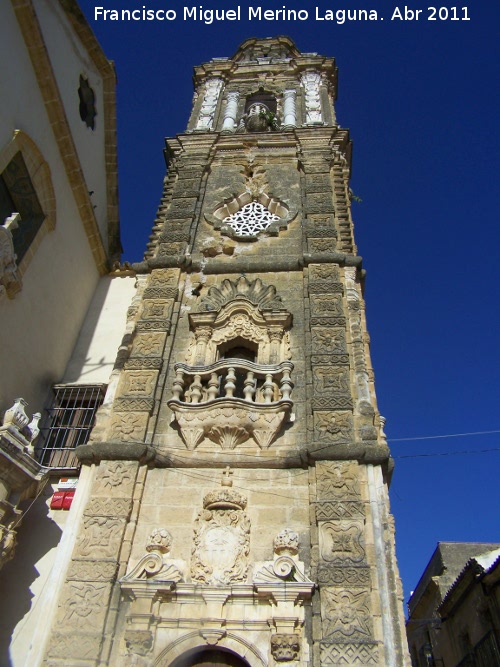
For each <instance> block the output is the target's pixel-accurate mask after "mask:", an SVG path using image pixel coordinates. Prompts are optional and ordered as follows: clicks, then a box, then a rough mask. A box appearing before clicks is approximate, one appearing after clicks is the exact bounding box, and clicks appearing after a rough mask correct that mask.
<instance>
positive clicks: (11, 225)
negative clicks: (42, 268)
mask: <svg viewBox="0 0 500 667" xmlns="http://www.w3.org/2000/svg"><path fill="white" fill-rule="evenodd" d="M20 220H21V216H20V215H19V213H13V214H12V215H11V216H9V217H8V218H6V219H5V222H4V224H3V225H0V299H1V298H2V297H3V296H4V295H7V296H8V298H9V299H13V298H14V297H15V296H16V294H18V293H19V292H20V291H21V289H22V286H23V283H22V280H21V276H20V275H19V273H18V271H17V264H16V253H15V251H14V241H13V238H12V230H14V229H17V227H18V226H19V225H18V223H19V222H20Z"/></svg>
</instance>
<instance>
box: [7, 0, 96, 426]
mask: <svg viewBox="0 0 500 667" xmlns="http://www.w3.org/2000/svg"><path fill="white" fill-rule="evenodd" d="M35 4H36V5H37V11H38V9H39V7H38V4H40V14H41V15H44V12H45V13H46V14H50V13H51V15H52V14H53V13H54V11H55V10H51V12H49V11H48V4H49V3H48V2H45V0H40V3H38V2H36V3H35ZM52 4H54V5H56V4H57V6H59V4H58V3H52ZM52 22H53V23H54V19H53V20H52ZM56 23H57V22H56ZM0 26H1V37H2V39H0V61H1V62H2V63H3V66H2V67H1V68H0V90H2V104H1V106H0V151H2V150H3V149H4V148H5V147H6V146H7V145H8V144H9V142H10V141H11V139H12V136H13V133H14V130H16V129H21V130H23V131H24V132H25V133H27V134H28V135H29V136H30V137H31V139H32V140H33V141H34V142H35V143H36V144H37V146H38V148H39V149H40V151H41V152H42V154H43V157H44V159H45V160H46V161H47V162H48V164H49V166H50V170H51V174H52V181H53V186H54V190H55V196H56V218H57V221H56V228H55V230H53V231H50V232H49V233H48V234H47V235H46V236H45V237H44V238H43V240H42V242H41V244H40V246H39V247H38V248H37V250H36V252H35V255H34V257H33V259H32V260H31V262H30V264H29V265H28V266H27V268H26V271H25V273H24V275H23V289H22V291H21V292H20V293H19V294H18V295H17V296H16V298H15V299H12V300H11V299H8V298H7V297H5V296H4V297H3V298H2V299H1V300H0V321H1V322H2V330H3V336H2V346H1V347H0V367H1V368H2V378H1V382H0V412H1V411H2V410H4V409H6V408H7V407H9V406H10V405H11V404H12V402H13V400H14V398H16V397H18V396H22V397H24V398H25V399H26V400H27V401H28V403H29V407H28V412H29V413H30V414H31V413H33V412H36V411H39V410H41V409H42V407H43V405H44V403H45V400H46V397H47V394H48V390H49V388H50V386H51V385H52V384H53V383H54V382H59V381H61V379H62V377H63V374H64V371H65V368H66V366H67V363H68V360H69V358H70V355H71V353H72V351H73V347H74V345H75V342H76V339H77V337H78V334H79V331H80V327H81V325H82V322H83V319H84V317H85V314H86V312H87V308H88V306H89V303H90V301H91V299H92V296H93V294H94V291H95V289H96V287H97V283H98V280H99V275H98V271H97V269H96V266H95V261H94V258H93V256H92V253H91V250H90V246H89V243H88V239H87V236H86V234H85V231H84V228H83V225H82V221H81V219H80V215H79V212H78V209H77V207H76V203H75V199H74V197H73V193H72V190H71V187H70V185H69V183H68V179H67V176H66V172H65V170H64V165H63V162H62V160H61V157H60V154H59V149H58V147H57V144H56V140H55V137H54V133H53V131H52V128H51V126H50V123H49V120H48V117H47V114H46V111H45V107H44V104H43V100H42V96H41V94H40V91H39V89H38V84H37V80H36V77H35V75H34V72H33V69H32V65H31V61H30V59H29V56H28V53H27V50H26V45H25V43H24V40H23V37H22V35H21V32H20V29H19V26H18V23H17V20H16V17H15V15H14V12H13V10H12V7H11V4H10V3H0ZM44 26H45V29H46V30H47V31H48V33H47V34H46V36H45V39H46V42H47V43H51V42H52V41H55V42H57V49H58V50H59V51H60V54H61V53H66V52H67V53H70V54H71V55H70V56H68V57H66V58H65V61H64V62H66V65H64V62H63V64H60V65H58V66H57V67H58V68H59V67H62V68H63V70H64V72H66V69H67V72H66V73H65V74H64V76H63V75H62V74H61V81H62V83H61V87H62V89H63V91H64V95H65V96H66V98H67V99H66V100H65V101H66V103H67V105H68V106H71V105H72V106H73V107H74V109H75V110H76V114H78V93H77V89H78V86H76V88H75V89H73V88H74V86H73V84H72V83H71V80H72V77H73V79H74V80H75V81H77V80H78V77H79V74H80V72H81V71H82V68H83V69H84V68H85V67H86V66H87V58H86V57H85V58H84V57H82V58H81V60H79V56H78V51H77V50H75V46H74V42H75V38H72V37H71V36H70V35H69V33H68V31H69V28H68V25H67V24H66V26H65V28H64V29H63V28H62V26H61V24H59V28H58V29H56V28H55V27H54V26H53V25H52V23H51V21H49V20H48V19H47V17H46V20H45V21H44ZM51 31H52V32H51ZM60 54H59V55H60ZM55 55H57V54H54V57H55ZM63 60H64V59H63ZM64 77H66V79H65V78H64ZM75 77H76V78H75ZM64 81H66V83H64ZM70 90H71V91H72V93H74V96H75V97H74V100H75V101H74V103H73V102H71V104H70V101H69V93H70ZM63 97H64V96H63ZM101 108H102V104H101ZM69 115H70V116H71V114H69ZM77 120H78V123H79V124H80V125H78V124H77V123H76V120H75V119H73V120H72V121H71V123H72V124H73V125H75V132H76V133H77V134H78V132H80V134H79V135H78V137H77V142H78V145H79V146H80V147H81V149H82V153H84V154H85V156H86V158H85V159H86V160H87V162H88V164H87V169H88V170H90V165H91V163H92V160H93V158H92V156H93V155H94V154H95V156H96V157H95V163H96V164H101V163H102V160H103V157H102V156H103V151H104V147H103V133H102V131H101V133H100V134H98V135H95V137H94V136H93V137H92V141H88V139H85V137H86V132H87V130H86V129H85V127H84V124H83V123H82V121H81V120H80V118H79V116H78V118H77ZM77 125H78V132H77ZM80 126H83V129H82V127H80ZM82 133H83V134H82ZM94 140H95V141H94ZM85 141H87V145H86V146H85V150H84V144H85ZM97 171H98V172H99V169H98V170H97ZM96 178H97V176H96ZM89 189H90V188H89ZM100 208H101V209H102V211H103V212H104V210H105V207H104V205H103V206H101V207H100Z"/></svg>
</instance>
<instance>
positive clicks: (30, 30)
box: [11, 0, 116, 275]
mask: <svg viewBox="0 0 500 667" xmlns="http://www.w3.org/2000/svg"><path fill="white" fill-rule="evenodd" d="M11 2H12V6H13V8H14V11H15V14H16V18H17V21H18V24H19V27H20V30H21V33H22V35H23V38H24V41H25V43H26V49H27V51H28V54H29V56H30V59H31V63H32V66H33V71H34V73H35V76H36V78H37V81H38V86H39V89H40V92H41V95H42V97H43V100H44V104H45V110H46V112H47V116H48V118H49V122H50V124H51V126H52V131H53V132H54V137H55V140H56V143H57V146H58V148H59V153H60V156H61V160H62V163H63V165H64V168H65V171H66V176H67V178H68V181H69V184H70V186H71V189H72V191H73V196H74V198H75V201H76V205H77V208H78V210H79V212H80V216H81V219H82V222H83V226H84V229H85V233H86V235H87V238H88V241H89V245H90V248H91V251H92V254H93V256H94V260H95V263H96V266H97V268H98V270H99V272H100V273H101V274H102V275H104V274H105V273H107V271H108V262H107V257H106V251H105V248H104V245H103V242H102V239H101V235H100V232H99V227H98V224H97V220H96V217H95V214H94V209H93V205H92V201H91V199H90V195H89V192H88V187H87V184H86V182H85V177H84V175H83V170H82V166H81V164H80V159H79V157H78V152H77V149H76V146H75V143H74V141H73V137H72V134H71V129H70V126H69V123H68V119H67V117H66V112H65V109H64V105H63V102H62V98H61V94H60V92H59V88H58V86H57V81H56V78H55V75H54V71H53V69H52V64H51V62H50V58H49V55H48V51H47V47H46V45H45V41H44V37H43V33H42V30H41V28H40V24H39V22H38V18H37V16H36V12H35V9H34V7H33V4H32V2H31V0H11ZM61 5H62V7H63V8H64V9H65V12H66V14H67V15H68V16H69V17H70V16H71V13H70V10H69V8H70V7H71V9H72V10H73V11H76V9H75V8H76V3H74V2H72V1H70V0H64V2H61ZM70 20H71V18H70ZM87 28H88V26H87ZM82 30H84V28H82ZM88 30H90V29H89V28H88ZM94 39H95V38H94ZM108 87H109V82H108V84H106V82H105V86H104V90H105V98H106V90H107V88H108ZM107 92H108V97H109V89H108V90H107ZM109 148H110V147H109V146H108V145H107V146H106V158H109V154H110V150H109ZM115 178H116V177H115ZM108 187H109V182H108ZM108 195H109V193H108Z"/></svg>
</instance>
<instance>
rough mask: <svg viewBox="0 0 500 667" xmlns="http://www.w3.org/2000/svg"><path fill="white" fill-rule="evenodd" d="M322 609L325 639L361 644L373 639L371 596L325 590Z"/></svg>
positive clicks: (358, 592)
mask: <svg viewBox="0 0 500 667" xmlns="http://www.w3.org/2000/svg"><path fill="white" fill-rule="evenodd" d="M321 607H322V609H321V616H322V625H323V637H324V638H325V639H329V640H332V641H351V642H353V641H354V642H357V641H363V640H366V639H372V638H373V624H372V610H371V602H370V593H369V592H367V591H349V590H346V589H344V588H340V589H335V588H323V589H322V590H321Z"/></svg>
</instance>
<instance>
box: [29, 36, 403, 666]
mask: <svg viewBox="0 0 500 667" xmlns="http://www.w3.org/2000/svg"><path fill="white" fill-rule="evenodd" d="M194 82H195V89H196V92H195V101H194V105H193V109H192V113H191V117H190V119H189V122H188V126H187V130H186V131H185V132H184V133H182V134H179V135H177V136H176V137H173V138H169V139H167V140H166V149H165V156H166V161H167V174H166V176H165V179H164V190H163V196H162V199H161V202H160V206H159V209H158V213H157V218H156V220H155V222H154V227H153V231H152V235H151V241H150V243H149V246H148V249H147V252H146V255H145V258H144V261H143V262H140V263H138V264H134V265H133V266H132V270H133V272H134V274H135V279H136V292H135V295H134V296H133V298H132V300H131V304H130V307H129V308H128V311H127V322H126V325H125V327H124V330H123V334H124V335H123V338H122V340H121V343H120V345H119V349H118V354H117V356H116V361H115V363H114V368H113V370H112V372H111V375H110V377H109V381H108V382H107V389H106V391H105V394H104V396H103V402H102V405H101V407H100V408H99V409H98V411H97V416H96V422H95V426H94V428H93V430H92V433H91V435H90V439H89V440H88V441H87V442H85V443H84V444H79V443H75V444H76V445H77V446H76V455H77V456H78V459H79V461H80V464H81V471H80V478H79V481H78V487H77V491H76V493H75V495H74V500H73V502H72V506H71V510H70V511H69V514H68V516H67V525H66V528H65V530H64V533H63V539H62V540H61V544H60V545H59V547H58V549H57V568H56V570H57V571H55V572H53V574H52V575H51V579H50V585H48V587H47V590H48V591H50V598H49V597H47V596H48V595H49V594H48V593H46V594H45V596H46V597H45V598H44V597H43V595H44V594H41V596H40V601H41V602H40V604H42V603H43V600H44V599H45V600H49V599H50V601H51V602H52V604H51V605H50V606H49V605H45V607H44V610H45V611H44V618H43V622H42V623H41V625H39V626H38V628H37V649H36V652H33V656H32V662H31V663H29V664H33V665H35V664H44V665H50V666H51V667H55V666H56V665H64V666H68V665H74V666H75V667H76V666H79V667H84V666H89V667H90V666H91V665H93V666H96V667H97V665H109V666H118V665H120V666H121V665H142V666H144V667H146V666H147V665H149V666H152V665H157V666H160V665H161V666H165V667H166V666H168V665H172V666H174V667H180V666H181V665H182V666H183V667H184V666H187V665H202V664H206V663H210V664H214V663H215V664H222V665H233V666H234V667H242V666H245V665H246V666H248V665H250V667H265V666H267V665H271V666H272V665H275V664H286V665H290V666H291V667H299V665H300V666H301V667H302V666H304V667H305V666H306V665H314V666H318V667H319V665H325V666H328V667H336V666H337V665H339V666H340V665H353V666H357V667H362V666H363V667H364V666H365V665H366V666H368V665H374V666H378V667H408V665H409V655H408V651H407V649H406V639H405V634H404V618H403V610H402V590H401V585H400V581H399V575H398V571H397V564H396V557H395V548H394V526H393V520H392V517H391V514H390V509H389V501H388V480H389V478H390V473H391V459H390V456H389V450H388V447H387V442H386V439H385V435H384V431H383V422H384V420H383V418H382V417H381V416H380V414H379V411H378V408H377V403H376V397H375V389H374V378H373V370H372V366H371V362H370V354H369V338H368V333H367V329H366V322H365V307H364V300H363V281H364V272H363V270H362V267H361V258H360V257H359V256H358V254H357V249H356V245H355V242H354V237H353V224H352V219H351V207H350V190H349V177H350V160H351V143H350V139H349V133H348V131H347V130H345V129H341V128H340V127H339V126H338V124H337V122H336V118H335V108H334V101H335V99H336V93H337V69H336V66H335V62H334V60H333V59H331V58H327V57H323V56H319V55H317V54H308V53H300V52H299V51H298V50H297V49H296V47H295V45H294V44H293V42H292V41H291V40H289V39H288V38H284V37H281V38H275V39H263V40H257V39H250V40H247V41H246V42H244V43H243V44H242V45H241V47H240V48H239V50H238V51H237V53H236V54H235V55H234V56H233V57H231V58H217V59H214V60H212V61H210V62H209V63H205V64H203V65H201V66H200V67H197V68H196V69H195V76H194ZM85 324H86V326H87V327H88V328H89V329H92V326H91V324H90V321H89V320H88V319H87V321H86V323H85ZM84 330H85V326H84ZM94 338H95V337H94ZM97 340H98V337H97ZM82 349H83V348H82V345H80V347H79V346H78V344H77V347H76V351H75V353H74V354H73V357H72V359H70V361H69V364H68V367H67V368H68V369H71V368H75V365H76V366H78V364H77V360H78V358H80V357H81V350H82ZM68 372H69V371H67V373H68ZM70 375H71V374H70ZM68 377H69V376H68ZM82 380H83V377H82V375H81V374H80V375H79V376H78V377H77V380H76V383H77V384H78V383H79V382H80V383H82V384H83V382H82ZM70 384H71V382H70ZM64 390H65V384H64V382H63V383H61V385H60V391H64ZM68 443H69V441H68ZM69 446H70V444H68V447H69ZM35 653H36V655H35Z"/></svg>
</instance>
